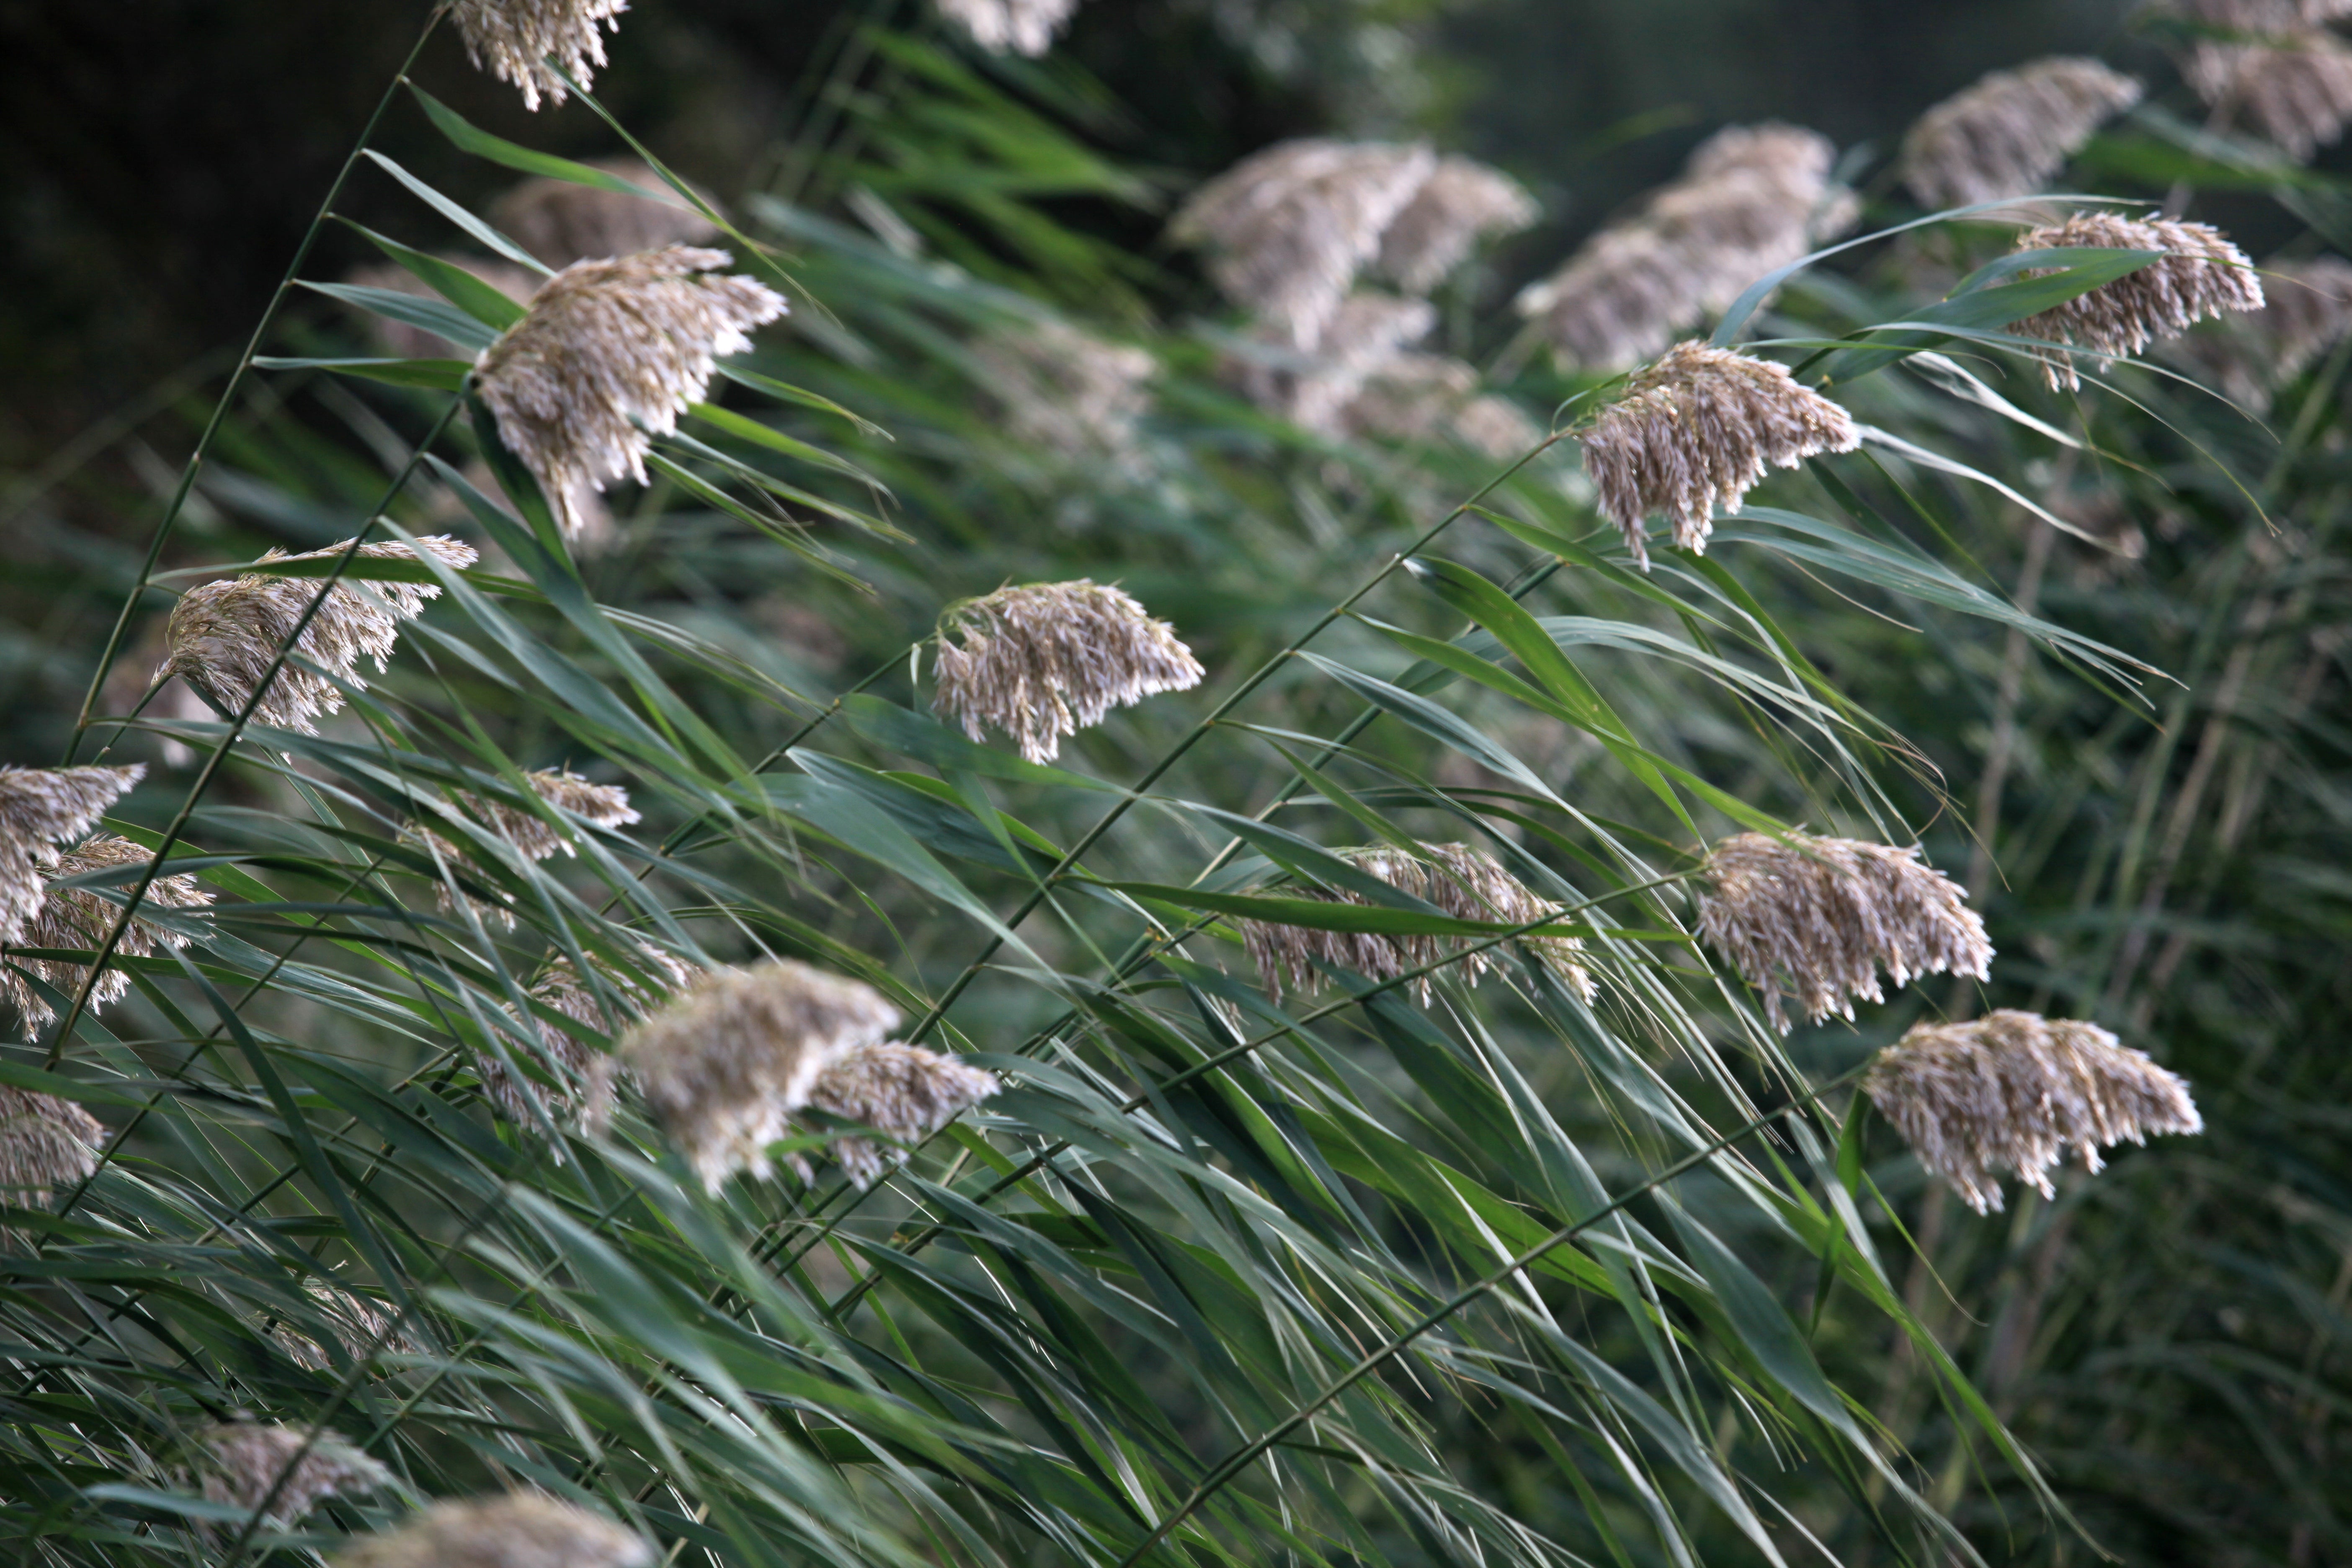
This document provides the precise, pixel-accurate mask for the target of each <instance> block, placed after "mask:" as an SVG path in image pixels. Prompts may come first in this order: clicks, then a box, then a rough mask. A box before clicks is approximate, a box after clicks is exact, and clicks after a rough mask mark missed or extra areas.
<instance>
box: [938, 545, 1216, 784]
mask: <svg viewBox="0 0 2352 1568" xmlns="http://www.w3.org/2000/svg"><path fill="white" fill-rule="evenodd" d="M940 621H941V626H940V647H939V658H938V665H937V669H938V689H937V690H936V691H935V692H934V693H933V695H932V698H931V706H932V707H933V708H935V709H937V710H939V711H940V712H942V713H949V714H952V715H953V716H954V717H955V718H956V719H957V720H959V721H961V723H962V725H963V729H964V733H965V734H967V735H970V736H971V738H972V739H973V740H975V741H979V740H983V739H985V738H986V736H987V733H988V731H987V729H986V726H987V725H990V724H993V725H995V726H996V727H997V728H998V729H1000V730H1002V731H1004V732H1005V733H1006V734H1008V735H1011V736H1012V737H1013V740H1014V742H1016V743H1017V744H1018V745H1019V746H1020V748H1021V754H1022V756H1024V757H1025V758H1026V759H1028V760H1029V761H1030V762H1033V763H1047V762H1051V761H1053V760H1054V758H1055V757H1056V756H1059V755H1060V754H1061V750H1062V737H1063V736H1065V735H1075V734H1076V733H1077V732H1078V731H1080V730H1083V729H1087V728H1089V727H1090V726H1093V725H1096V724H1099V723H1101V722H1102V721H1103V716H1104V715H1105V714H1107V713H1108V712H1109V711H1110V710H1112V709H1113V708H1115V707H1126V706H1131V705H1133V704H1135V703H1137V702H1140V701H1141V700H1143V699H1145V698H1146V697H1149V696H1151V695H1152V694H1153V693H1155V692H1160V691H1183V690H1188V689H1191V688H1192V687H1194V686H1198V685H1199V684H1200V683H1201V677H1202V673H1203V672H1202V668H1201V661H1200V660H1199V659H1197V658H1193V657H1192V649H1190V648H1188V647H1185V646H1184V645H1183V644H1182V643H1181V642H1179V641H1177V640H1176V633H1175V630H1174V629H1173V628H1172V627H1171V626H1169V624H1168V623H1167V622H1166V621H1156V620H1153V619H1152V618H1151V617H1150V616H1149V615H1146V614H1145V613H1144V609H1143V606H1142V605H1139V604H1138V603H1136V601H1135V600H1134V599H1133V598H1132V597H1130V596H1129V595H1127V594H1124V593H1122V592H1120V591H1119V590H1118V589H1117V588H1106V587H1103V586H1102V585H1100V584H1096V583H1092V582H1089V581H1087V579H1085V578H1080V579H1078V580H1077V581H1076V582H1074V583H1035V584H1030V585H1028V586H1027V587H1021V588H999V589H998V590H997V591H996V592H994V593H993V594H987V595H982V596H981V597H980V598H977V599H967V600H965V601H963V602H962V603H961V604H959V605H952V606H950V608H949V610H948V611H947V613H946V615H944V616H941V617H940ZM957 631H961V633H962V635H963V642H962V644H961V646H959V645H958V644H957V643H956V641H955V640H954V637H953V635H952V634H953V633H955V632H957Z"/></svg>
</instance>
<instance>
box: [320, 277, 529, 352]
mask: <svg viewBox="0 0 2352 1568" xmlns="http://www.w3.org/2000/svg"><path fill="white" fill-rule="evenodd" d="M439 259H441V260H443V261H446V262H448V263H449V264H450V265H451V266H453V267H462V268H465V269H466V270H467V271H468V272H470V273H472V274H473V275H474V276H475V277H476V278H478V279H481V280H482V281H483V282H485V283H487V284H488V285H489V286H490V287H491V288H493V289H497V290H498V291H499V293H501V294H504V295H505V296H506V297H507V298H508V299H509V300H513V301H514V302H515V303H516V304H518V305H521V304H528V303H529V302H530V297H531V296H532V295H533V294H536V293H538V292H539V285H540V283H541V278H540V275H539V274H538V273H536V272H533V271H532V270H531V269H530V268H528V267H517V266H516V265H515V264H514V263H512V262H510V261H499V260H493V259H491V258H488V257H482V256H451V255H445V256H442V257H441V258H439ZM343 280H344V281H345V282H347V283H357V284H359V285H361V286H362V288H368V289H388V290H390V291H391V292H393V293H394V294H406V295H409V296H411V297H412V298H415V299H418V300H438V299H440V298H441V296H440V295H439V294H438V293H436V291H435V290H434V288H433V285H431V284H430V283H427V282H426V281H425V279H422V278H419V277H418V276H417V275H416V274H415V273H414V272H411V271H410V270H409V269H408V268H405V267H402V266H399V265H397V264H396V263H394V262H390V261H378V262H373V263H372V264H370V265H368V266H365V267H355V268H352V270H351V271H350V272H348V273H346V274H345V275H344V278H343ZM352 308H353V309H355V310H356V309H359V307H357V306H354V307H352ZM365 315H366V318H367V330H368V333H369V335H370V336H372V337H373V338H374V339H375V341H376V345H377V346H378V347H379V348H381V349H383V352H384V353H386V354H388V355H390V356H391V357H392V358H394V359H447V358H448V357H450V355H451V353H453V352H454V351H455V350H456V348H457V344H455V343H454V342H451V341H450V340H449V339H447V338H445V337H443V336H442V335H441V334H440V333H438V332H435V331H426V330H425V328H423V327H420V326H417V325H415V323H413V322H409V321H394V320H393V319H392V318H391V317H390V316H381V315H378V314H377V313H376V312H374V311H373V310H368V311H366V312H365Z"/></svg>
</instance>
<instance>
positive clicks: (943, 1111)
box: [803, 1040, 1003, 1191]
mask: <svg viewBox="0 0 2352 1568" xmlns="http://www.w3.org/2000/svg"><path fill="white" fill-rule="evenodd" d="M1001 1088H1003V1085H1002V1084H1000V1083H999V1082H998V1081H997V1079H996V1075H995V1074H994V1073H992V1072H987V1071H984V1070H983V1069H982V1068H976V1067H968V1066H966V1065H965V1064H964V1063H962V1062H960V1061H958V1060H957V1059H956V1058H953V1057H948V1056H941V1055H940V1053H939V1052H937V1051H931V1050H926V1049H924V1048H923V1047H920V1046H909V1045H902V1044H901V1043H899V1042H898V1041H897V1040H886V1041H881V1042H878V1043H877V1044H874V1045H868V1046H857V1047H852V1048H851V1049H849V1050H847V1051H845V1052H844V1053H842V1054H841V1055H840V1056H838V1057H836V1058H834V1059H833V1061H832V1062H831V1063H830V1064H828V1065H827V1066H826V1068H825V1069H824V1072H822V1073H820V1074H818V1075H817V1080H816V1083H815V1085H814V1087H813V1088H812V1089H810V1090H809V1098H808V1102H809V1104H810V1105H812V1106H814V1107H815V1108H816V1109H817V1110H822V1111H824V1112H825V1113H826V1114H828V1115H832V1116H837V1117H839V1118H840V1119H841V1120H842V1121H855V1122H858V1123H861V1124H863V1125H865V1126H867V1127H871V1128H873V1129H874V1130H875V1131H877V1132H879V1133H882V1134H883V1135H884V1136H886V1137H888V1138H890V1139H893V1140H895V1141H896V1142H899V1143H920V1142H923V1140H925V1139H927V1138H929V1137H930V1136H931V1134H933V1133H934V1132H937V1131H939V1130H940V1128H942V1127H945V1126H946V1125H947V1124H948V1123H949V1122H950V1121H954V1120H955V1119H956V1118H957V1117H959V1116H961V1115H962V1114H963V1113H964V1112H965V1111H967V1110H971V1108H972V1107H973V1106H975V1105H978V1104H979V1103H980V1102H981V1101H982V1100H986V1099H987V1098H988V1097H989V1096H991V1095H992V1094H994V1093H995V1092H996V1091H997V1090H998V1089H1001ZM827 1152H828V1153H830V1154H831V1155H832V1156H833V1159H834V1163H836V1164H838V1165H839V1166H840V1167H841V1169H842V1173H843V1174H844V1175H846V1176H847V1177H848V1178H849V1179H850V1180H851V1181H852V1182H854V1183H856V1184H857V1186H858V1188H859V1190H860V1191H863V1190H864V1189H866V1188H867V1187H870V1186H872V1185H873V1184H875V1183H876V1182H877V1181H879V1180H881V1178H882V1175H883V1173H884V1172H886V1171H887V1170H889V1169H890V1167H892V1166H894V1165H896V1164H898V1163H900V1162H901V1161H903V1160H905V1159H906V1157H907V1152H906V1151H905V1150H903V1149H896V1148H891V1147H887V1146H886V1145H883V1144H878V1143H877V1142H874V1141H873V1140H872V1139H870V1138H841V1139H836V1140H835V1141H834V1142H833V1143H832V1144H831V1145H830V1146H829V1147H828V1149H827ZM806 1179H807V1178H806V1172H805V1170H803V1180H806Z"/></svg>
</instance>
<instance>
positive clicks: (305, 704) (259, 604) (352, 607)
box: [155, 534, 476, 735]
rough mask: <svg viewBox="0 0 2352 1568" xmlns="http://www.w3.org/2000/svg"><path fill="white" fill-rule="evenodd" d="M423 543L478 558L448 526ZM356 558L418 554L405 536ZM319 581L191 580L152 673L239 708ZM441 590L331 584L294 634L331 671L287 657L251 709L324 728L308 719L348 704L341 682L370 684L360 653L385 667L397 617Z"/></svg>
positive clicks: (450, 560) (344, 547)
mask: <svg viewBox="0 0 2352 1568" xmlns="http://www.w3.org/2000/svg"><path fill="white" fill-rule="evenodd" d="M417 543H418V544H420V545H422V546H424V547H425V552H426V553H428V554H430V555H432V556H433V557H434V558H435V559H436V560H437V561H440V562H442V563H445V564H446V565H448V566H451V567H453V568H455V567H465V566H471V565H472V564H473V563H474V561H475V559H476V557H475V552H474V547H473V546H472V545H470V544H465V543H461V542H458V541H457V540H455V539H451V538H448V537H447V536H446V535H437V534H436V535H435V536H433V537H430V538H425V539H419V540H418V541H417ZM350 549H351V542H350V541H349V540H346V541H344V542H342V543H341V544H331V545H329V546H327V548H326V549H324V550H311V551H306V552H303V553H302V554H299V555H289V554H287V553H286V552H283V551H280V550H271V551H269V552H267V553H266V554H264V555H263V556H262V557H261V559H262V560H263V561H264V562H271V561H327V560H332V559H333V558H335V557H336V556H339V555H341V554H342V553H343V552H346V551H348V550H350ZM359 557H360V559H362V560H372V561H411V560H414V559H415V552H413V551H411V550H410V549H409V547H408V546H407V545H405V544H396V543H382V544H362V545H361V546H360V547H359ZM319 587H320V584H319V581H318V579H316V578H309V577H279V576H273V575H271V574H268V573H266V572H248V573H247V574H244V575H243V576H241V577H232V578H229V579H227V580H226V581H225V582H218V583H206V584H202V585H201V586H199V587H194V588H191V589H189V590H188V591H187V592H186V593H184V594H183V595H180V602H179V603H178V604H176V605H173V606H172V623H171V628H170V634H169V635H170V637H171V648H172V656H171V657H170V658H167V659H165V660H164V661H163V668H160V669H158V670H157V671H156V672H155V679H158V680H163V679H166V678H168V677H171V676H174V675H176V676H179V677H180V678H181V679H184V680H185V681H187V682H188V684H189V685H191V686H193V687H194V688H195V689H197V690H198V691H200V692H202V693H203V694H204V695H205V698H206V699H207V700H209V701H211V703H212V704H213V706H214V707H215V708H217V709H219V710H221V711H223V712H225V713H230V714H235V713H237V712H240V711H242V710H244V708H245V705H246V704H247V702H250V701H252V700H253V693H254V689H255V688H256V687H257V686H259V685H260V684H261V681H262V679H263V678H264V677H265V676H267V675H268V673H269V664H270V661H271V660H272V659H274V658H277V657H278V650H279V649H280V648H282V647H285V646H286V644H287V640H288V639H289V637H292V636H293V633H294V627H295V626H296V625H297V624H298V623H299V622H300V620H301V618H302V613H303V611H305V610H306V609H308V608H309V607H310V601H311V600H312V599H314V598H316V597H318V595H319ZM440 594H441V588H440V585H439V584H436V583H385V582H358V581H346V582H340V583H337V584H335V585H334V586H333V587H331V588H330V589H328V590H327V596H326V599H325V601H324V602H323V603H322V604H320V606H319V611H318V614H316V615H314V616H311V617H310V625H309V626H304V627H303V628H302V636H301V637H300V638H299V640H297V641H296V642H295V643H294V652H295V653H296V654H298V655H299V656H300V657H301V658H304V659H307V660H309V661H310V663H311V664H313V665H316V666H318V667H319V670H320V671H324V672H325V673H323V674H322V673H319V672H318V671H313V670H310V669H305V668H302V667H301V666H300V665H299V664H297V663H295V662H294V660H293V659H292V658H289V659H288V660H287V662H286V663H285V664H284V666H282V667H281V668H279V669H278V674H277V677H276V678H275V679H272V680H271V681H270V683H269V689H268V691H267V692H265V693H263V695H262V698H261V700H260V701H259V702H257V703H255V705H254V709H253V716H254V718H255V719H257V720H258V721H261V722H262V723H264V724H273V725H276V726H277V727H278V728H279V729H281V730H295V731H300V732H301V733H303V734H305V735H315V734H317V733H318V732H319V731H318V730H317V729H316V728H315V727H314V726H313V725H312V724H311V722H310V721H311V720H312V719H313V718H315V717H316V716H318V715H320V714H321V713H332V712H335V711H337V710H340V709H341V707H342V705H343V694H342V691H341V687H340V685H339V684H338V682H339V681H340V682H341V683H344V684H349V685H352V686H355V687H359V688H361V689H365V688H366V686H367V681H366V680H365V679H362V677H361V676H360V673H359V661H360V658H361V656H362V655H365V656H367V657H368V658H373V660H375V667H376V668H377V670H379V671H381V670H383V668H385V661H386V660H387V659H389V658H391V657H392V650H393V647H394V645H395V644H397V643H398V642H399V640H400V623H401V622H403V621H407V620H414V619H415V618H416V617H417V616H420V615H422V614H424V612H425V601H426V600H427V599H434V598H438V597H439V596H440ZM330 677H332V678H333V679H330Z"/></svg>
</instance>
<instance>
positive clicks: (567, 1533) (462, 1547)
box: [333, 1492, 654, 1568]
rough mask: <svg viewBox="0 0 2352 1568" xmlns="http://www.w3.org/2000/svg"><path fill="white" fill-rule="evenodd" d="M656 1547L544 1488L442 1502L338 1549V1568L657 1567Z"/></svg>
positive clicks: (336, 1558)
mask: <svg viewBox="0 0 2352 1568" xmlns="http://www.w3.org/2000/svg"><path fill="white" fill-rule="evenodd" d="M653 1561H654V1550H653V1548H652V1547H651V1546H648V1545H647V1544H646V1542H644V1541H642V1540H640V1539H639V1538H638V1537H636V1536H635V1535H633V1534H631V1533H630V1532H629V1531H625V1530H624V1529H622V1528H621V1527H620V1526H619V1525H617V1524H614V1522H613V1521H611V1520H608V1519H606V1518H604V1516H603V1515H602V1514H595V1513H591V1512H589V1511H588V1510H586V1509H584V1508H579V1507H575V1506H574V1505H572V1504H571V1503H568V1502H559V1501H558V1500H555V1499H554V1498H551V1497H542V1496H541V1495H539V1494H538V1493H536V1492H512V1493H509V1495H507V1496H505V1497H502V1498H491V1499H488V1500H481V1501H476V1502H440V1503H435V1504H434V1505H433V1506H432V1507H431V1508H428V1509H426V1510H425V1511H424V1512H423V1513H422V1514H420V1515H418V1516H417V1518H416V1519H415V1521H413V1522H411V1523H409V1524H406V1525H404V1526H402V1527H401V1528H400V1529H398V1530H394V1531H388V1532H386V1533H384V1534H382V1535H371V1536H368V1537H366V1538H365V1539H363V1540H361V1541H357V1542H353V1543H352V1545H350V1546H348V1547H346V1548H344V1549H343V1550H342V1551H341V1552H337V1553H336V1554H335V1557H334V1559H333V1568H651V1565H652V1563H653Z"/></svg>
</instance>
